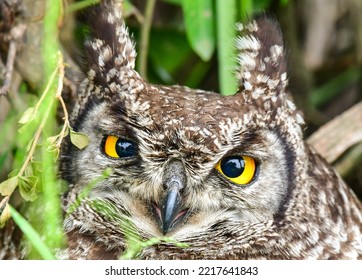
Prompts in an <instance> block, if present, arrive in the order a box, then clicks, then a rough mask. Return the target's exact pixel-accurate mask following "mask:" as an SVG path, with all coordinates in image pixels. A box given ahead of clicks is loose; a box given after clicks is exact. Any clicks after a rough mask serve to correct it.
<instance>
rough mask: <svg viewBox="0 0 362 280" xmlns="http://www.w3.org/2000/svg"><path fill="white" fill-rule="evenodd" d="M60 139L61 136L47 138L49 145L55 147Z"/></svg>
mask: <svg viewBox="0 0 362 280" xmlns="http://www.w3.org/2000/svg"><path fill="white" fill-rule="evenodd" d="M58 138H59V135H55V136H50V137H48V138H47V143H48V144H49V145H54V144H55V142H56V141H57V140H58Z"/></svg>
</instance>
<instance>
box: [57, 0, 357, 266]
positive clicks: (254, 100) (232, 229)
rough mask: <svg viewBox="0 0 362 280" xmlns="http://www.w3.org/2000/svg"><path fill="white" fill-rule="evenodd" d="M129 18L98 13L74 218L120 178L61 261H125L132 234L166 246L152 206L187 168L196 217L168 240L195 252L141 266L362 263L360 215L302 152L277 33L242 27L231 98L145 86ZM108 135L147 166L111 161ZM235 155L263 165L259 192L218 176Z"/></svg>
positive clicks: (67, 148) (161, 248)
mask: <svg viewBox="0 0 362 280" xmlns="http://www.w3.org/2000/svg"><path fill="white" fill-rule="evenodd" d="M119 11H120V4H119V3H118V1H117V2H115V1H103V2H102V4H101V6H99V7H98V8H96V13H97V14H96V15H97V16H96V17H95V18H96V19H97V20H96V21H94V22H95V33H94V35H93V36H94V37H93V39H91V40H90V41H88V42H87V43H86V46H85V47H86V50H87V54H88V60H87V61H88V67H89V71H88V74H87V78H86V79H85V80H84V82H83V83H82V85H81V90H80V92H79V100H78V104H77V106H76V108H75V110H74V112H73V115H72V125H73V127H74V129H76V130H77V131H80V132H83V133H86V134H87V135H88V136H89V139H90V144H89V146H88V147H86V148H85V149H84V150H78V149H77V148H75V147H74V146H72V145H71V144H70V142H69V141H68V142H67V143H66V144H65V145H64V146H63V149H62V157H61V174H62V177H63V178H64V179H65V180H67V181H68V182H69V184H70V187H69V192H68V193H67V194H66V195H65V196H64V209H65V210H67V209H69V207H71V206H72V205H74V201H75V200H76V198H77V196H78V195H79V194H80V193H81V192H82V190H83V189H84V187H85V186H86V185H87V184H89V183H90V182H92V181H94V180H95V179H96V178H98V177H99V176H100V175H101V174H102V172H103V171H104V170H106V169H107V168H111V169H112V170H113V172H112V174H111V175H110V176H109V177H108V178H107V179H105V180H103V181H102V182H101V183H99V184H98V185H97V186H96V187H95V188H93V189H92V191H91V192H90V194H89V195H88V197H87V198H85V199H83V200H82V202H81V204H80V205H79V207H77V208H76V209H75V210H74V211H73V212H72V213H71V214H70V215H69V216H67V218H66V221H65V229H66V231H67V232H68V241H69V247H68V249H67V250H66V251H65V252H63V254H62V257H64V258H71V259H79V258H80V259H104V258H118V257H119V255H120V254H122V252H123V251H124V250H125V249H126V248H127V242H126V241H125V235H126V234H129V232H130V231H131V232H133V233H134V234H136V235H137V236H138V237H139V238H141V239H143V240H147V239H150V238H152V237H157V236H162V235H163V234H162V231H161V230H160V228H159V225H158V222H157V221H156V219H155V217H154V214H153V213H152V211H151V210H150V206H149V205H150V203H156V204H157V203H159V202H160V201H161V200H162V198H163V193H164V183H163V180H164V179H163V178H164V174H165V172H166V171H165V170H166V168H167V166H168V165H169V163H170V162H171V161H172V160H178V161H180V162H182V164H183V168H184V172H185V175H186V177H187V184H186V187H185V189H184V190H183V193H182V198H183V203H184V207H185V208H187V209H190V213H189V215H188V216H187V217H186V218H185V220H184V221H183V222H182V223H181V224H179V225H177V227H175V228H174V229H173V230H172V231H170V232H169V233H167V236H169V237H172V238H174V239H175V240H177V241H179V242H184V243H186V244H188V245H189V246H188V247H187V248H181V247H178V246H176V245H174V244H172V243H160V244H158V245H154V246H151V247H148V248H145V249H144V250H142V251H141V252H140V253H139V256H138V257H139V258H143V259H310V258H311V259H358V258H359V259H361V258H362V234H361V232H362V215H361V213H362V207H361V203H360V202H359V201H358V200H357V198H356V197H355V195H354V194H353V193H352V192H351V190H350V189H349V188H348V187H347V186H346V185H345V183H344V182H343V181H342V180H341V178H340V177H339V176H338V175H337V174H336V172H335V171H334V170H333V169H332V168H331V167H330V166H328V164H327V163H326V162H325V161H324V160H323V159H321V158H320V157H319V156H318V155H317V154H316V153H315V152H314V151H312V150H311V148H309V147H308V146H307V144H306V143H305V142H304V141H303V136H302V129H301V125H303V123H304V122H303V117H302V115H301V113H300V112H299V111H298V110H297V108H296V107H295V105H294V103H293V101H292V99H291V97H290V95H289V94H288V93H287V82H288V80H287V73H286V69H287V67H286V59H285V55H284V47H283V38H282V35H281V32H280V30H279V27H278V25H277V23H276V22H275V21H274V20H272V19H270V18H268V17H266V16H261V17H259V18H256V19H255V20H253V21H251V22H250V23H249V24H246V25H243V24H238V25H237V26H236V27H237V29H238V31H239V33H240V34H239V36H238V38H237V39H236V48H237V50H238V56H237V60H238V62H239V65H238V69H237V71H236V77H237V79H238V80H239V84H240V87H239V90H238V92H237V93H236V94H235V95H233V96H228V97H223V96H221V95H219V94H217V93H213V92H205V91H202V90H194V89H190V88H187V87H182V86H160V85H152V84H149V83H147V82H146V81H144V80H143V79H142V77H140V75H139V74H138V73H137V72H136V71H135V69H134V62H135V58H136V52H135V49H134V44H133V42H132V40H131V39H130V37H129V34H128V31H127V28H126V27H125V24H124V22H123V20H122V17H121V13H120V12H119ZM97 30H98V31H97ZM100 30H101V31H102V32H99V31H100ZM104 135H116V136H118V137H124V138H126V139H130V140H132V141H134V142H135V143H137V146H138V151H139V154H138V155H137V157H136V158H135V159H127V160H114V159H111V158H109V157H107V156H105V155H104V154H103V153H102V151H101V149H100V145H101V142H102V139H103V137H104ZM233 154H238V155H249V156H252V157H254V158H255V159H257V161H258V163H259V172H258V174H257V176H256V178H255V180H254V181H253V182H252V183H251V184H249V185H247V186H241V187H240V186H237V185H235V184H233V183H231V182H230V181H228V180H227V179H225V178H223V177H222V176H220V174H219V173H218V172H217V171H216V170H215V168H214V166H215V164H216V163H217V162H218V161H219V160H220V159H221V158H223V157H224V156H225V155H233ZM130 225H131V228H130Z"/></svg>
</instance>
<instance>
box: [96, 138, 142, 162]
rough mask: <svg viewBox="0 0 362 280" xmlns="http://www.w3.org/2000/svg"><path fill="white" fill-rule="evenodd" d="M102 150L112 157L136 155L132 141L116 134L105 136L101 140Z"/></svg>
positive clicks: (135, 148) (135, 147)
mask: <svg viewBox="0 0 362 280" xmlns="http://www.w3.org/2000/svg"><path fill="white" fill-rule="evenodd" d="M102 146H103V152H104V153H105V154H106V155H107V156H110V157H112V158H125V157H133V156H135V155H137V146H136V144H135V143H134V142H132V141H129V140H126V139H121V138H118V137H116V136H111V135H109V136H106V137H105V139H104V140H103V142H102Z"/></svg>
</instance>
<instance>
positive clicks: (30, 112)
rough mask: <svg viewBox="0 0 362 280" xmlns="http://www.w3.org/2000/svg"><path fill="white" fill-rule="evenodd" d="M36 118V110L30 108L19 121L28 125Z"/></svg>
mask: <svg viewBox="0 0 362 280" xmlns="http://www.w3.org/2000/svg"><path fill="white" fill-rule="evenodd" d="M34 117H35V109H34V107H30V108H28V109H26V110H25V112H24V113H23V115H22V117H21V118H20V120H19V124H26V123H28V122H30V121H32V120H33V119H34Z"/></svg>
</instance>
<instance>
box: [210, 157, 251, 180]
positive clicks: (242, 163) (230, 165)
mask: <svg viewBox="0 0 362 280" xmlns="http://www.w3.org/2000/svg"><path fill="white" fill-rule="evenodd" d="M215 168H216V170H218V171H219V172H220V173H221V174H222V175H223V176H225V177H226V178H227V179H229V180H230V181H231V182H233V183H235V184H238V185H246V184H249V183H250V182H251V181H252V180H253V179H254V176H255V173H256V162H255V160H254V159H253V158H252V157H249V156H228V157H225V158H223V159H221V160H220V161H219V162H218V163H217V164H216V166H215Z"/></svg>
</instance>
